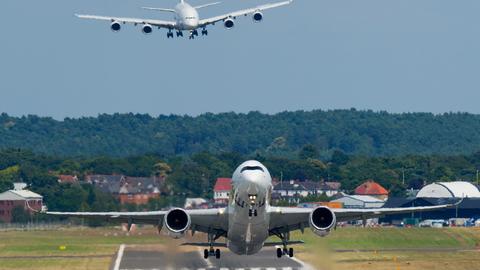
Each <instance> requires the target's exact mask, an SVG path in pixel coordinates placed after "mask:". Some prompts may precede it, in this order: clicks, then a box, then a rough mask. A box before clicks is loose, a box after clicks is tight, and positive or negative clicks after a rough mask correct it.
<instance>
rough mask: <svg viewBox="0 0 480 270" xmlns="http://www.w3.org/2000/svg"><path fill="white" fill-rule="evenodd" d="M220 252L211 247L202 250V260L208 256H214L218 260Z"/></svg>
mask: <svg viewBox="0 0 480 270" xmlns="http://www.w3.org/2000/svg"><path fill="white" fill-rule="evenodd" d="M221 254H222V253H221V252H220V249H218V248H217V249H213V247H210V249H205V250H203V258H204V259H208V257H210V256H215V258H216V259H220V257H221Z"/></svg>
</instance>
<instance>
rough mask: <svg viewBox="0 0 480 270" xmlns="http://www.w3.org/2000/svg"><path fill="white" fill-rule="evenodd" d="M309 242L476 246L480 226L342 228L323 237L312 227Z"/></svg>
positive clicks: (346, 246) (333, 245) (337, 245)
mask: <svg viewBox="0 0 480 270" xmlns="http://www.w3.org/2000/svg"><path fill="white" fill-rule="evenodd" d="M293 238H295V239H303V240H304V241H305V242H306V246H318V245H325V246H328V247H329V248H331V249H334V250H338V249H373V250H375V249H379V250H381V249H404V248H405V249H408V248H465V249H469V248H474V247H476V246H478V245H479V243H480V229H475V228H444V229H435V228H339V229H337V230H336V231H332V232H331V233H330V235H328V236H327V237H324V238H321V237H317V236H316V235H314V234H313V233H312V232H310V231H308V232H306V233H305V234H304V235H301V234H299V233H296V234H294V236H293Z"/></svg>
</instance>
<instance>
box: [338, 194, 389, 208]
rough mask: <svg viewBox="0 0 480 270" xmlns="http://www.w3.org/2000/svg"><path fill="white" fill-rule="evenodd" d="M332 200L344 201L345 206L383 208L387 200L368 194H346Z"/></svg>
mask: <svg viewBox="0 0 480 270" xmlns="http://www.w3.org/2000/svg"><path fill="white" fill-rule="evenodd" d="M332 202H338V203H342V204H343V207H344V208H381V207H382V206H383V205H384V204H385V201H383V200H380V199H377V198H375V197H372V196H368V195H344V196H343V197H341V198H338V199H336V200H333V201H332Z"/></svg>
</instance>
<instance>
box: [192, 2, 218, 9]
mask: <svg viewBox="0 0 480 270" xmlns="http://www.w3.org/2000/svg"><path fill="white" fill-rule="evenodd" d="M221 3H222V2H215V3H210V4H205V5H200V6H196V7H195V8H196V9H201V8H206V7H211V6H215V5H218V4H221Z"/></svg>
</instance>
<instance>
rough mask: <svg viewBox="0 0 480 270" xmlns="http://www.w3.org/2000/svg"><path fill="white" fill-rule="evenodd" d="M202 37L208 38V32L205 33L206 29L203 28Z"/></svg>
mask: <svg viewBox="0 0 480 270" xmlns="http://www.w3.org/2000/svg"><path fill="white" fill-rule="evenodd" d="M202 36H208V31H207V29H205V28H203V30H202Z"/></svg>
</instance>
